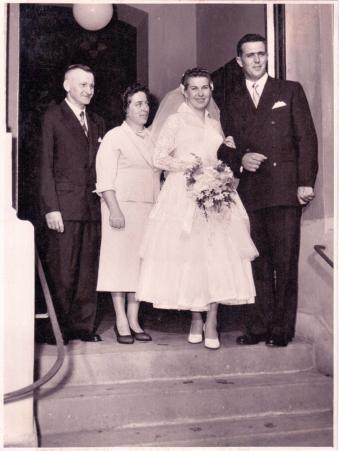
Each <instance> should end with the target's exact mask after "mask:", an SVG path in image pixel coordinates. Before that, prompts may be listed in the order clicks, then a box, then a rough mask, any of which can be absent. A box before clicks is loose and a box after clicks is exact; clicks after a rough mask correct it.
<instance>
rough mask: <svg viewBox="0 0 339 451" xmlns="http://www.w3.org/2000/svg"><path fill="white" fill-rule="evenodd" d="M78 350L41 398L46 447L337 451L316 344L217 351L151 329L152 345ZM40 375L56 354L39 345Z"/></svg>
mask: <svg viewBox="0 0 339 451" xmlns="http://www.w3.org/2000/svg"><path fill="white" fill-rule="evenodd" d="M101 327H102V329H101V331H100V333H101V335H102V337H103V339H104V341H103V342H101V343H83V342H80V341H74V342H71V343H70V344H69V345H68V346H67V358H66V361H65V364H64V366H63V368H62V371H61V372H60V374H59V375H58V376H57V378H56V379H55V380H53V381H51V382H50V383H49V384H48V385H47V386H45V388H43V389H42V390H40V391H39V393H37V398H36V401H37V409H36V410H37V417H38V423H39V428H40V432H41V439H40V442H41V446H44V447H57V446H60V447H67V446H72V447H76V446H118V447H119V446H120V447H122V446H308V447H310V446H332V443H333V439H332V436H333V430H332V424H333V423H332V400H333V380H332V378H330V377H327V376H325V375H323V374H320V373H318V372H316V371H315V370H314V369H313V368H314V365H313V346H312V344H311V343H308V342H305V341H303V340H301V339H295V340H294V341H293V342H292V343H291V344H290V345H289V346H288V347H286V348H274V349H272V348H268V347H267V346H265V344H260V345H256V346H238V345H236V344H235V338H236V336H237V335H238V334H239V333H240V332H238V331H232V330H231V331H224V332H223V333H222V334H221V342H222V347H221V348H220V349H219V350H217V351H211V350H208V349H205V348H204V346H203V344H197V345H191V344H189V343H188V342H187V334H186V332H185V333H183V331H182V330H177V331H176V332H171V331H166V332H162V331H159V330H155V329H154V330H152V329H150V328H147V330H148V331H149V332H150V333H151V334H152V336H153V341H152V342H150V343H135V344H133V345H120V344H118V343H117V342H116V339H115V336H114V333H113V331H112V328H111V324H108V323H107V324H106V325H102V326H101ZM36 357H37V363H39V371H40V372H41V373H45V372H46V371H47V370H48V369H49V368H50V366H51V365H52V364H53V362H54V360H55V357H56V348H55V347H53V346H47V345H40V346H38V347H37V354H36Z"/></svg>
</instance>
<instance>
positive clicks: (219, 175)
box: [185, 154, 235, 219]
mask: <svg viewBox="0 0 339 451" xmlns="http://www.w3.org/2000/svg"><path fill="white" fill-rule="evenodd" d="M193 156H194V162H193V164H192V166H191V167H190V168H188V169H187V170H186V171H185V177H186V186H187V189H188V191H189V192H190V193H191V195H192V196H193V198H194V199H195V202H196V204H197V205H198V207H199V208H200V209H201V210H202V211H203V213H204V215H205V217H206V219H207V218H208V215H209V214H212V213H221V212H224V211H225V209H226V208H229V207H230V206H231V204H232V203H234V193H235V183H234V177H233V172H232V170H231V169H230V168H229V167H228V166H227V165H226V164H225V163H223V162H221V161H218V163H217V164H216V165H214V166H204V165H203V162H202V160H201V158H200V157H198V156H197V155H195V154H193Z"/></svg>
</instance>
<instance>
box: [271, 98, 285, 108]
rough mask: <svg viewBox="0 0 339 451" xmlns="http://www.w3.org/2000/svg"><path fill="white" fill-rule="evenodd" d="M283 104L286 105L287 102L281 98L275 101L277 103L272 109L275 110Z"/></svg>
mask: <svg viewBox="0 0 339 451" xmlns="http://www.w3.org/2000/svg"><path fill="white" fill-rule="evenodd" d="M283 106H286V103H285V102H283V101H282V100H279V102H275V104H274V105H273V106H272V110H275V109H276V108H281V107H283Z"/></svg>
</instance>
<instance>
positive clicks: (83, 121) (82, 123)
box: [80, 111, 88, 136]
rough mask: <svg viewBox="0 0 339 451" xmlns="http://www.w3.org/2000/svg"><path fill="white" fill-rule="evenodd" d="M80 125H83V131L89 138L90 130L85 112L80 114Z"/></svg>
mask: <svg viewBox="0 0 339 451" xmlns="http://www.w3.org/2000/svg"><path fill="white" fill-rule="evenodd" d="M80 124H81V127H82V129H83V131H84V132H85V135H86V136H88V130H87V126H86V122H85V113H84V111H81V113H80Z"/></svg>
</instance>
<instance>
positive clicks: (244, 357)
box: [36, 331, 313, 387]
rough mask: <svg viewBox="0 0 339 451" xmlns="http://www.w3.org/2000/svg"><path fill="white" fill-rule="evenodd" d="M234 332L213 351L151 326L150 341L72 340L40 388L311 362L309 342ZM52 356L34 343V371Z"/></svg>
mask: <svg viewBox="0 0 339 451" xmlns="http://www.w3.org/2000/svg"><path fill="white" fill-rule="evenodd" d="M237 335H238V333H236V332H233V333H223V334H222V335H221V343H222V347H221V348H220V349H219V350H218V351H211V350H208V349H206V348H204V346H203V344H195V345H192V344H189V343H188V342H187V335H186V334H182V333H181V334H180V333H174V334H173V333H172V334H171V333H162V332H157V331H152V336H153V341H152V342H150V343H140V342H136V343H134V344H133V345H121V344H118V343H117V342H116V340H114V339H113V337H112V336H111V334H109V335H108V334H107V333H106V335H103V338H104V341H103V342H100V343H84V342H80V341H72V342H70V344H69V345H68V346H67V355H66V359H65V362H64V364H63V366H62V368H61V370H60V371H59V372H58V373H57V375H56V376H55V377H54V378H53V379H52V380H51V381H49V382H48V383H47V384H46V387H57V386H59V387H62V386H69V385H92V384H93V385H95V384H108V383H114V382H118V381H121V382H122V381H140V380H159V379H160V380H161V379H167V378H171V377H191V376H220V377H222V376H224V375H232V374H233V375H234V374H255V373H279V372H290V371H292V372H294V371H301V370H306V369H310V368H312V367H313V351H312V344H310V343H306V342H304V341H301V340H300V339H299V340H298V339H295V340H294V341H293V342H292V343H290V344H289V346H287V347H286V348H274V349H272V348H269V347H267V346H266V345H265V344H264V343H260V344H259V345H256V346H239V345H236V344H235V339H236V336H237ZM55 359H56V348H55V347H54V346H48V345H39V346H37V350H36V375H37V377H39V376H41V375H43V374H46V372H47V371H48V370H49V369H50V368H51V366H52V365H53V363H54V362H55Z"/></svg>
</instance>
